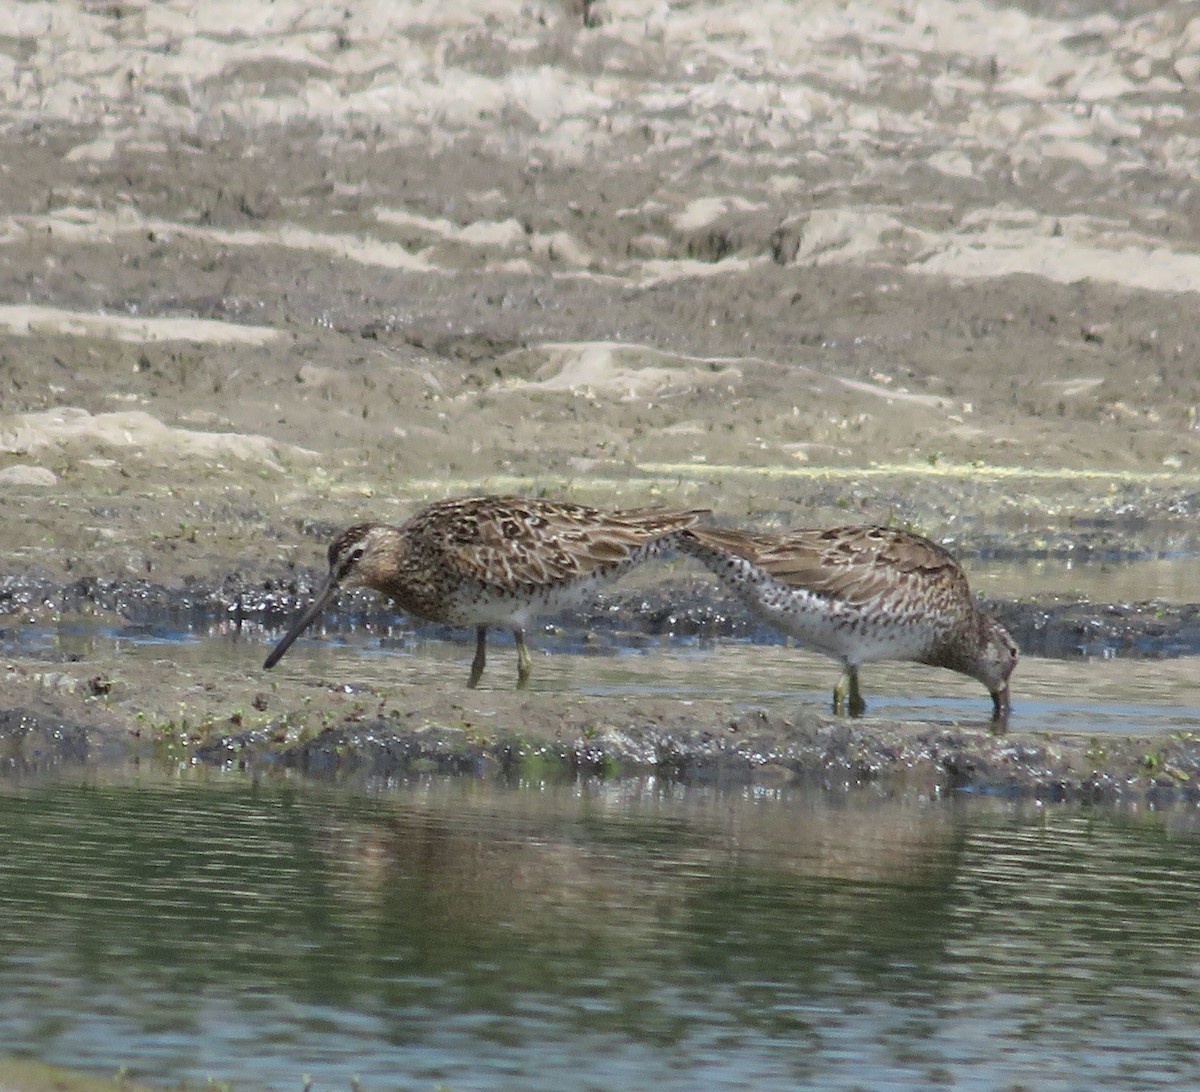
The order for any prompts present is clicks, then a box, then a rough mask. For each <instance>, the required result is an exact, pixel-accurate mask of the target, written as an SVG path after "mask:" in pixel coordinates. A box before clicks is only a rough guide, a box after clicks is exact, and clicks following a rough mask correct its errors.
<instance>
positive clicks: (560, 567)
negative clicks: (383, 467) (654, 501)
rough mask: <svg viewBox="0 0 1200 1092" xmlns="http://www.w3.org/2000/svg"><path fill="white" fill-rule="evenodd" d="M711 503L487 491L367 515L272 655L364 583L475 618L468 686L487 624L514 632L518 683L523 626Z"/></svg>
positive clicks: (412, 609) (645, 555)
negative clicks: (616, 503) (566, 498)
mask: <svg viewBox="0 0 1200 1092" xmlns="http://www.w3.org/2000/svg"><path fill="white" fill-rule="evenodd" d="M706 514H707V512H706V511H704V510H693V511H683V510H676V511H669V510H666V509H660V508H639V509H630V510H627V511H615V512H605V511H601V510H599V509H596V508H589V507H587V506H585V505H581V504H571V503H567V502H561V501H551V500H536V499H529V498H524V497H502V496H482V497H464V498H459V499H454V500H446V501H440V502H439V503H437V504H431V505H430V506H429V507H428V508H425V509H422V510H421V511H420V512H418V513H417V514H416V515H415V516H413V517H412V519H410V520H409V521H408V522H407V523H404V524H402V525H400V526H398V527H396V526H391V525H389V524H383V523H360V524H357V525H355V526H354V527H351V528H349V529H348V530H346V531H343V532H342V534H340V535H339V536H338V537H337V538H336V539H335V540H334V541H333V543H332V544H331V545H330V547H329V573H328V576H327V577H326V580H325V583H324V584H323V586H322V587H321V588H320V590H319V591H318V592H317V594H316V596H315V597H314V599H313V601H312V603H311V604H310V605H309V607H308V609H307V610H305V611H304V612H303V613H302V614H301V615H300V616H299V617H298V618H297V619H296V621H295V622H294V623H293V624H292V626H291V628H290V629H289V630H288V631H287V633H286V634H285V635H284V637H283V639H282V640H281V641H280V642H279V644H278V645H276V646H275V648H274V650H273V651H272V652H271V654H270V656H268V657H267V660H266V663H265V664H264V667H267V668H271V667H274V666H275V664H276V663H278V662H279V660H280V658H281V657H282V656H283V654H284V653H285V652H286V651H287V650H288V648H290V647H291V645H292V643H293V642H294V641H295V640H296V638H297V637H299V636H300V634H301V633H302V632H303V631H304V629H305V628H306V627H307V626H308V625H309V624H310V623H311V622H312V621H313V619H315V618H316V617H317V615H318V614H320V612H321V611H322V610H323V609H324V607H325V605H326V604H327V603H328V601H329V600H330V599H331V598H332V596H333V595H334V593H335V592H336V591H337V590H338V589H339V588H354V587H368V588H374V589H375V590H376V591H378V592H382V593H383V594H384V595H387V596H389V597H390V598H391V599H392V600H393V601H394V602H395V603H396V605H397V606H398V607H400V609H401V610H403V611H405V612H406V613H408V614H411V615H413V616H415V617H417V618H422V619H425V620H426V621H430V622H444V623H446V624H448V625H454V626H473V627H475V631H476V644H475V659H474V661H473V662H472V664H471V674H470V677H469V680H468V685H469V686H475V685H476V684H477V683H478V682H479V679H480V676H481V675H482V674H483V669H484V666H485V661H486V643H487V630H488V628H489V627H491V626H506V627H508V628H509V629H511V630H512V632H513V636H514V638H515V640H516V644H517V685H518V687H523V686H525V685H526V683H527V682H528V680H529V674H530V668H531V660H530V656H529V649H528V647H527V646H526V644H525V629H526V627H527V626H528V625H529V623H530V621H531V620H532V619H533V618H534V617H536V616H537V615H539V614H541V613H544V612H553V611H556V610H559V609H561V608H563V607H568V606H571V605H573V604H575V603H578V602H580V601H581V600H582V599H584V598H585V597H586V596H588V595H589V594H591V593H593V592H594V591H595V590H596V589H597V588H598V587H599V586H600V585H601V584H603V583H606V582H608V581H611V580H615V579H616V578H617V577H619V576H620V575H621V574H622V573H624V572H626V571H628V570H629V569H631V568H632V567H633V566H634V565H637V564H640V563H641V562H643V561H647V560H649V559H650V558H652V557H656V556H657V555H659V554H661V553H663V552H665V551H667V550H669V549H672V548H674V545H675V541H676V539H677V538H678V536H679V534H680V533H681V532H683V531H684V530H686V529H688V528H690V527H694V526H696V525H697V524H698V523H699V522H700V520H701V518H702V517H703V516H705V515H706Z"/></svg>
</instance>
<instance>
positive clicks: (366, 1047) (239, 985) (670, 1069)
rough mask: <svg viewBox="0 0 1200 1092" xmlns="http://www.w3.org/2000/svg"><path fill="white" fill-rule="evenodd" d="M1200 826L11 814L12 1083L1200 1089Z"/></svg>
mask: <svg viewBox="0 0 1200 1092" xmlns="http://www.w3.org/2000/svg"><path fill="white" fill-rule="evenodd" d="M1198 953H1200V820H1198V819H1197V817H1196V816H1195V815H1193V814H1192V813H1189V812H1174V813H1169V814H1167V815H1165V816H1158V815H1139V816H1130V815H1121V814H1106V813H1099V814H1088V813H1080V812H1072V811H1064V810H1055V809H1040V808H1036V807H1032V806H1029V805H1015V804H1006V803H1002V802H990V803H989V802H975V803H971V802H967V803H956V804H954V803H944V802H936V801H934V802H931V801H922V800H917V799H907V800H898V801H897V800H887V799H877V798H874V797H871V796H870V795H869V794H866V793H862V794H858V795H856V796H854V797H852V798H848V799H847V798H838V799H834V798H830V797H826V796H820V795H813V794H812V793H804V792H768V791H763V790H750V789H745V790H739V791H737V792H733V793H719V792H716V791H705V790H702V789H688V790H683V789H671V788H666V787H664V786H662V785H656V784H655V783H653V782H634V783H623V784H616V785H595V786H590V787H589V786H583V787H580V786H557V787H550V786H544V785H523V786H517V787H511V788H506V787H497V786H494V785H489V784H486V783H479V782H422V783H419V784H414V785H406V786H387V787H384V786H376V787H373V788H372V787H365V788H357V789H344V790H335V789H332V788H329V787H319V786H313V785H305V784H292V783H280V784H258V785H255V784H251V783H249V782H247V781H243V780H240V779H227V778H223V777H218V776H214V777H212V778H209V779H207V780H205V781H200V782H194V781H187V780H183V781H180V780H174V781H166V782H164V781H161V780H155V779H148V780H147V781H146V782H145V783H142V784H131V783H126V782H118V783H115V784H101V783H94V784H90V785H86V784H85V785H80V784H63V783H42V784H35V785H24V784H11V783H10V784H5V783H3V782H0V1055H2V1054H4V1053H5V1052H8V1053H10V1054H15V1055H18V1056H20V1057H28V1058H33V1059H38V1060H42V1061H46V1062H51V1063H55V1064H60V1065H65V1066H70V1067H75V1068H80V1069H84V1070H90V1071H95V1072H97V1073H101V1074H112V1073H115V1072H117V1071H119V1070H123V1071H124V1072H126V1073H128V1074H129V1075H130V1076H132V1077H134V1078H137V1079H140V1080H144V1081H147V1082H149V1083H158V1084H171V1085H178V1084H179V1083H180V1082H187V1083H188V1084H190V1085H193V1086H194V1085H200V1084H204V1083H205V1082H206V1081H208V1080H209V1079H212V1080H216V1081H220V1082H230V1083H231V1084H233V1085H234V1086H235V1087H237V1088H262V1089H276V1088H278V1089H300V1088H301V1087H302V1086H303V1083H304V1081H305V1079H307V1078H311V1080H312V1081H313V1087H314V1088H315V1089H331V1088H348V1087H350V1086H351V1083H352V1082H353V1081H354V1080H355V1079H357V1080H358V1081H359V1083H360V1086H361V1087H363V1088H365V1089H399V1088H404V1089H409V1088H431V1089H432V1088H435V1087H438V1086H444V1087H447V1088H450V1089H479V1088H488V1089H492V1088H520V1089H573V1088H596V1089H643V1088H651V1087H654V1088H657V1089H674V1088H678V1089H684V1088H689V1089H691V1088H698V1087H703V1088H734V1087H742V1088H744V1087H754V1088H780V1089H783V1088H821V1089H830V1088H832V1089H857V1088H866V1089H879V1088H898V1089H899V1088H913V1089H917V1088H920V1089H925V1088H929V1087H937V1086H943V1087H954V1088H979V1089H1002V1088H1013V1089H1015V1088H1021V1087H1027V1088H1037V1089H1039V1090H1041V1089H1084V1088H1089V1089H1091V1088H1098V1087H1122V1088H1155V1087H1158V1088H1168V1087H1171V1088H1177V1087H1188V1086H1190V1087H1197V1086H1200V1051H1197V1049H1196V1045H1195V1041H1196V1028H1197V1026H1200V974H1198V969H1200V968H1198V963H1200V954H1198Z"/></svg>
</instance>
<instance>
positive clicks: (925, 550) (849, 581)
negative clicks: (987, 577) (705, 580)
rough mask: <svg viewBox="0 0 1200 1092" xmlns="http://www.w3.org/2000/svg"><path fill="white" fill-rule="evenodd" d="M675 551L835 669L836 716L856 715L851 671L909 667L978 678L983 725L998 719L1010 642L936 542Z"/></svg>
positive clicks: (775, 538) (862, 530)
mask: <svg viewBox="0 0 1200 1092" xmlns="http://www.w3.org/2000/svg"><path fill="white" fill-rule="evenodd" d="M676 548H677V549H679V550H680V551H681V552H683V553H686V554H691V555H692V556H693V557H696V558H698V559H699V560H700V561H702V562H704V564H705V565H707V566H708V568H710V569H711V570H712V571H713V572H714V573H715V574H716V575H717V577H718V578H719V579H720V580H721V582H722V583H723V584H724V585H725V586H726V587H727V588H729V589H730V590H731V591H733V592H734V593H735V594H736V595H738V596H739V597H740V598H741V599H742V600H743V602H745V603H746V605H747V606H748V607H749V608H750V610H751V612H752V613H753V614H754V615H756V616H757V617H758V618H760V619H761V620H762V621H764V622H766V623H768V624H769V625H771V626H774V627H776V628H777V629H780V630H782V631H783V632H784V633H788V634H791V635H792V636H794V637H798V638H799V639H800V640H802V641H804V642H806V643H807V644H809V645H812V646H813V647H814V648H817V649H820V651H822V652H824V653H825V654H826V655H828V656H832V657H834V658H835V659H838V660H840V661H841V662H842V666H843V671H842V675H841V678H840V679H839V680H838V683H837V686H836V687H835V688H834V691H833V711H834V712H835V713H841V712H843V711H846V712H849V714H850V715H851V716H854V717H857V716H861V715H862V714H863V713H864V712H865V711H866V702H864V701H863V697H862V692H861V691H860V690H859V685H858V669H859V667H860V665H862V664H864V663H867V662H869V661H871V660H915V661H916V662H917V663H922V664H929V665H930V666H932V667H946V668H949V669H950V670H951V671H959V672H962V673H963V674H964V675H970V676H971V678H973V679H978V680H979V682H981V683H983V685H984V686H986V687H987V689H988V693H989V694H991V696H992V715H993V718H994V719H995V720H997V721H1003V720H1006V719H1007V717H1008V713H1009V708H1010V706H1009V695H1008V677H1009V675H1011V674H1012V670H1013V668H1014V667H1015V666H1016V663H1017V655H1018V651H1017V646H1016V644H1015V643H1014V642H1013V639H1012V638H1011V637H1010V636H1009V634H1008V631H1007V630H1006V629H1005V628H1004V627H1003V626H1002V625H1001V624H1000V623H999V622H998V621H996V619H995V618H993V617H991V616H990V615H988V614H984V613H983V612H982V611H981V610H980V609H979V607H978V606H977V605H976V603H975V599H974V597H973V596H972V595H971V589H970V586H969V585H968V583H967V577H966V574H965V573H964V572H963V570H962V566H960V565H959V563H958V562H957V561H955V559H954V558H953V557H952V556H951V555H950V553H949V552H948V551H946V550H944V549H943V548H942V547H941V546H939V545H938V544H937V543H935V542H931V541H930V540H929V539H927V538H922V537H921V536H920V535H915V534H911V533H910V532H908V531H899V530H893V529H891V528H888V527H835V528H832V529H830V530H795V531H785V532H782V533H780V534H756V533H753V532H749V531H734V530H716V529H709V528H698V529H689V530H687V531H685V532H684V533H683V534H682V535H680V536H679V539H678V540H677V542H676Z"/></svg>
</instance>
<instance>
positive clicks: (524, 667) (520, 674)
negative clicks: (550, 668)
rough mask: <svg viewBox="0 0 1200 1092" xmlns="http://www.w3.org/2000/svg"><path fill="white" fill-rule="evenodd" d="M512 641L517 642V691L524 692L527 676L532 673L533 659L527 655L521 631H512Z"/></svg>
mask: <svg viewBox="0 0 1200 1092" xmlns="http://www.w3.org/2000/svg"><path fill="white" fill-rule="evenodd" d="M513 640H514V641H516V642H517V689H518V690H524V689H525V686H526V684H527V683H528V682H529V674H530V672H531V671H533V657H532V656H530V655H529V646H528V645H527V644H526V643H525V631H524V630H523V629H514V630H513Z"/></svg>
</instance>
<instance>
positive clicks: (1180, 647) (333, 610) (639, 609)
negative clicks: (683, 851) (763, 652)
mask: <svg viewBox="0 0 1200 1092" xmlns="http://www.w3.org/2000/svg"><path fill="white" fill-rule="evenodd" d="M318 583H319V578H318V575H317V573H316V572H315V571H314V572H312V573H308V574H306V575H304V576H301V577H296V576H293V577H290V578H286V579H282V578H265V579H262V580H259V581H253V582H250V581H246V580H244V579H242V578H241V577H239V576H237V575H236V574H235V575H231V576H228V577H226V578H224V579H223V580H221V581H219V582H205V581H194V580H193V581H187V582H185V584H184V585H183V586H182V587H169V586H166V585H164V584H161V583H156V582H153V581H149V580H137V579H133V580H130V579H111V578H105V577H86V578H82V579H79V580H74V581H70V582H67V583H63V582H61V581H56V580H54V579H52V578H50V577H48V576H46V575H39V574H25V575H21V576H10V577H6V578H4V579H3V580H2V581H0V642H3V641H4V640H5V638H6V637H8V636H12V635H13V632H14V631H13V630H12V629H7V628H6V627H4V626H3V625H2V620H3V619H4V617H5V616H8V618H10V619H18V618H22V617H25V618H29V619H31V620H32V619H36V618H38V617H40V616H42V615H44V614H46V613H53V614H54V615H56V616H59V617H62V616H71V615H78V616H83V617H98V618H101V619H104V618H107V619H109V620H111V621H113V622H115V623H119V624H121V625H123V626H127V627H130V626H131V627H137V628H138V629H139V630H140V631H141V632H142V633H143V634H144V635H146V636H154V635H156V634H159V635H176V636H178V635H181V634H194V635H197V636H207V635H211V634H213V633H217V632H220V633H228V632H230V631H231V630H233V631H237V630H240V629H241V628H242V627H246V629H247V631H248V632H249V631H250V630H254V631H255V632H261V631H268V632H269V631H274V630H278V629H280V628H282V627H284V626H286V625H287V624H288V623H289V622H290V621H291V620H292V618H293V617H294V616H295V615H296V614H297V613H298V612H299V611H300V610H301V609H302V608H303V607H304V606H306V605H307V604H308V602H309V601H310V599H311V595H312V590H313V588H314V587H315V586H316V585H317V584H318ZM983 606H984V609H985V610H987V611H989V612H990V613H992V614H995V615H996V616H997V617H998V618H999V619H1000V620H1001V621H1002V622H1003V623H1004V625H1005V626H1006V627H1007V628H1008V629H1009V631H1010V632H1011V633H1012V635H1013V637H1014V638H1015V639H1016V641H1017V644H1018V645H1019V646H1020V647H1021V650H1022V652H1023V653H1025V654H1026V655H1032V656H1043V657H1047V658H1050V659H1066V660H1069V659H1077V658H1082V657H1111V656H1121V657H1125V658H1135V659H1169V658H1174V657H1178V656H1191V655H1197V654H1200V603H1168V602H1164V601H1161V600H1154V599H1148V600H1143V601H1139V602H1123V603H1096V602H1088V601H1080V600H1077V599H1065V598H1059V597H1038V598H1033V599H1030V600H999V599H988V600H984V601H983ZM398 621H399V622H400V624H401V625H403V627H404V629H405V630H406V631H409V632H413V633H416V634H418V635H422V636H430V635H436V636H447V635H450V634H452V633H453V632H454V631H453V630H450V629H447V627H445V626H438V625H434V624H430V623H419V622H410V621H409V620H407V619H403V618H402V616H399V615H398V614H397V612H396V611H395V610H393V609H392V608H391V607H390V606H389V605H388V604H387V603H386V602H385V601H384V600H382V599H381V598H380V597H379V596H377V595H375V594H374V593H371V592H366V591H357V592H343V593H341V594H340V595H339V596H338V597H337V599H336V600H335V601H334V603H333V604H332V605H331V606H330V608H329V609H328V610H327V611H326V612H325V614H324V616H323V618H322V619H321V621H320V622H319V624H318V627H315V628H318V629H319V631H320V632H322V633H324V634H328V635H348V634H350V633H353V632H355V631H356V630H360V629H365V630H367V631H369V632H377V633H381V634H384V635H390V634H392V633H393V632H394V631H395V630H396V628H397V624H398ZM26 628H27V627H26ZM539 629H540V630H541V635H542V638H543V639H545V638H547V637H549V638H550V639H554V638H557V637H560V636H561V637H562V638H563V639H564V641H565V643H567V644H568V645H569V644H571V643H576V644H588V645H592V646H595V645H596V644H600V645H603V646H607V647H621V646H637V645H638V644H640V643H644V642H645V641H646V640H648V639H674V638H680V639H684V638H686V639H691V638H714V639H715V638H723V639H729V638H734V639H739V640H746V641H750V642H752V643H756V644H780V643H781V642H782V641H783V638H782V637H781V636H780V635H779V634H778V633H777V632H775V631H774V630H772V629H771V628H770V627H767V626H764V625H762V624H761V623H759V622H758V621H756V620H755V619H754V618H753V617H751V615H750V614H749V613H748V612H747V611H746V610H745V609H744V608H743V607H742V605H741V604H740V603H739V602H737V601H736V600H733V599H731V598H730V597H728V596H726V595H725V594H723V593H722V591H721V590H720V588H719V587H718V586H717V585H715V584H714V583H713V582H712V581H710V580H708V579H705V578H690V577H689V578H683V579H680V578H671V579H668V580H665V581H661V582H659V583H656V584H654V585H651V586H649V587H646V588H634V589H630V590H623V589H620V590H617V591H614V592H611V593H607V594H604V595H601V596H598V597H596V598H595V599H594V600H592V601H591V602H589V603H587V604H585V605H583V606H581V607H579V608H577V609H574V610H572V611H569V612H561V613H559V614H556V615H550V616H547V617H546V618H544V619H543V620H542V622H541V624H540V626H539Z"/></svg>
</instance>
